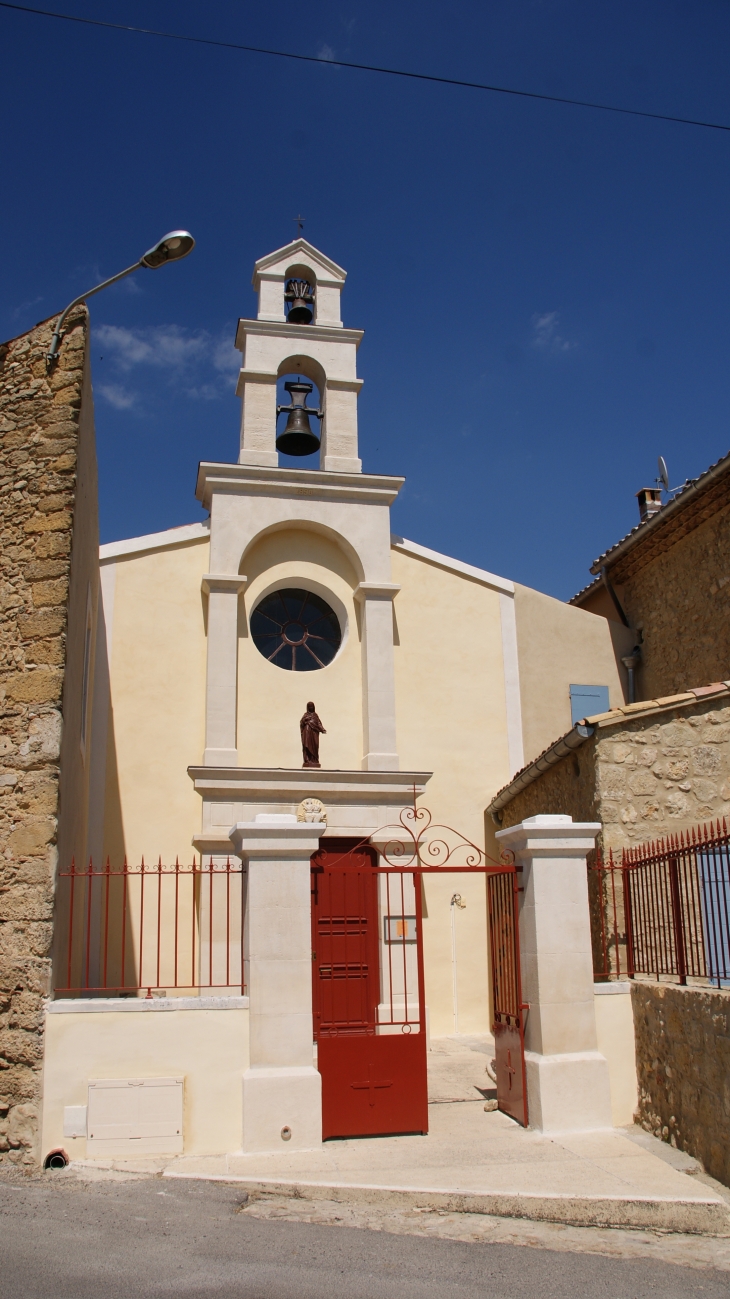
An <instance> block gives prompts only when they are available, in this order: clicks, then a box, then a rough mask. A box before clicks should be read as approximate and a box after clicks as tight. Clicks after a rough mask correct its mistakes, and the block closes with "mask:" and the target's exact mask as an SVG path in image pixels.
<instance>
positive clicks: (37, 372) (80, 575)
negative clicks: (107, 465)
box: [0, 309, 98, 1164]
mask: <svg viewBox="0 0 730 1299" xmlns="http://www.w3.org/2000/svg"><path fill="white" fill-rule="evenodd" d="M51 331H52V322H51V323H43V324H41V325H38V326H37V327H36V328H35V329H33V330H31V331H30V332H29V333H27V334H24V335H22V336H21V337H20V338H16V339H13V340H12V341H11V342H10V343H6V344H3V345H2V347H0V438H1V439H2V448H3V455H2V458H1V460H0V529H1V531H2V549H1V554H0V583H1V585H0V606H1V607H0V708H1V709H2V718H3V725H2V735H1V736H0V1162H3V1161H5V1162H7V1161H11V1162H13V1163H17V1164H32V1163H33V1162H35V1161H36V1160H37V1159H38V1157H39V1155H40V1154H41V1152H40V1150H39V1147H38V1114H39V1110H40V1101H41V1085H42V1060H43V1040H42V1026H43V1000H44V998H45V996H46V995H47V994H48V992H49V989H50V976H51V948H52V937H53V896H54V882H55V872H56V868H57V861H58V846H59V841H63V842H64V843H65V852H66V853H67V854H68V853H70V854H74V853H78V854H79V860H83V855H84V852H85V841H84V836H83V827H82V825H81V822H82V819H83V818H82V816H80V814H79V813H80V806H81V805H83V790H84V787H85V785H86V784H88V778H87V776H86V774H85V769H86V764H85V759H84V754H83V752H82V747H81V743H80V741H81V719H80V711H81V708H80V685H79V683H80V682H81V681H82V679H83V645H84V641H85V631H86V613H87V602H88V600H89V598H90V597H91V601H92V615H93V616H95V609H96V606H95V600H96V588H97V582H96V580H95V577H94V574H95V572H96V571H98V565H97V556H98V528H97V522H96V517H97V516H96V460H95V452H94V438H93V409H92V402H91V386H90V379H89V368H88V356H87V333H88V321H87V315H86V311H85V310H83V309H82V310H79V311H78V312H76V313H75V314H74V316H73V317H72V321H71V324H70V325H69V327H68V328H67V331H66V336H65V338H64V341H63V344H62V348H61V356H60V361H59V363H58V365H57V366H56V368H55V369H54V371H53V372H52V373H51V374H50V375H48V374H47V373H46V365H45V354H46V352H47V350H48V346H49V344H50V340H51ZM79 647H81V648H79ZM87 675H88V672H87ZM62 771H63V776H62V775H61V773H62ZM62 781H63V785H64V788H65V794H64V797H63V799H62V798H61V783H62Z"/></svg>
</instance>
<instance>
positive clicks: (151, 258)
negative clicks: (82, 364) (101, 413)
mask: <svg viewBox="0 0 730 1299" xmlns="http://www.w3.org/2000/svg"><path fill="white" fill-rule="evenodd" d="M194 247H195V240H194V239H193V236H192V235H191V234H189V233H188V231H187V230H171V231H170V233H169V234H168V235H165V236H164V238H163V239H160V241H159V243H157V244H155V245H154V247H153V248H150V249H148V251H147V252H146V253H145V254H144V256H142V257H140V259H139V261H138V262H135V263H134V266H128V267H127V269H126V270H125V271H120V272H119V274H118V275H112V277H111V279H109V280H104V281H103V282H102V283H101V284H97V285H96V286H95V288H93V289H88V290H87V292H86V293H81V294H79V296H78V298H74V300H73V302H69V304H68V306H67V307H66V310H65V311H64V312H63V313H62V315H61V316H60V318H59V321H58V324H57V325H56V328H55V329H54V331H53V338H52V339H51V346H50V348H49V349H48V354H47V356H46V364H47V367H48V369H49V370H50V369H51V367H52V366H53V365H54V363H55V362H56V361H57V360H58V353H59V350H60V347H61V338H62V330H63V326H64V324H65V322H66V317H67V316H68V313H69V311H73V309H74V307H77V306H78V305H79V303H80V302H85V301H86V299H87V298H90V297H91V296H92V294H94V293H100V292H101V290H102V289H108V287H109V285H110V284H116V283H117V281H118V280H123V279H124V277H125V275H131V274H132V271H138V270H139V269H140V267H141V266H146V267H147V269H148V270H150V271H156V270H157V267H158V266H164V265H165V263H166V262H177V261H179V260H180V258H181V257H187V255H188V253H191V252H192V251H193V248H194Z"/></svg>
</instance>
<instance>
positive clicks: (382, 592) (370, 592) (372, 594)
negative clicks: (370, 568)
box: [355, 582, 400, 600]
mask: <svg viewBox="0 0 730 1299" xmlns="http://www.w3.org/2000/svg"><path fill="white" fill-rule="evenodd" d="M399 591H400V587H399V586H398V584H397V583H396V582H360V583H359V585H358V586H356V588H355V599H356V600H367V599H368V598H371V599H380V600H395V597H396V596H397V594H398V592H399Z"/></svg>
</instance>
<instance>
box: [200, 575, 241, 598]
mask: <svg viewBox="0 0 730 1299" xmlns="http://www.w3.org/2000/svg"><path fill="white" fill-rule="evenodd" d="M247 581H248V578H247V577H243V576H242V574H240V573H239V574H232V575H231V574H229V573H204V574H203V577H202V579H201V583H200V586H201V590H203V591H204V592H205V594H206V595H210V593H211V591H215V592H220V591H226V592H230V593H232V594H234V595H240V594H241V591H242V590H243V588H244V587H245V585H246V583H247Z"/></svg>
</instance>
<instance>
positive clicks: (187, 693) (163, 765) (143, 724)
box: [104, 541, 208, 866]
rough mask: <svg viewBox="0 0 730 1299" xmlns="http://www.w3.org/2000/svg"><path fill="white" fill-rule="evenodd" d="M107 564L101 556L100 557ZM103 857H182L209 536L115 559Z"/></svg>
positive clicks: (196, 756)
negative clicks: (203, 582)
mask: <svg viewBox="0 0 730 1299" xmlns="http://www.w3.org/2000/svg"><path fill="white" fill-rule="evenodd" d="M105 567H106V565H105ZM114 569H115V573H114V580H113V583H112V584H111V585H112V587H113V608H112V609H111V610H107V611H106V612H107V627H108V629H109V627H111V649H110V681H111V710H110V716H109V725H108V733H107V762H106V769H107V775H106V790H105V816H104V820H105V834H104V860H106V858H107V856H109V857H110V858H111V861H112V865H113V866H114V865H119V864H121V861H122V860H123V859H124V857H125V856H126V857H127V858H128V859H129V861H130V862H138V861H139V859H140V858H141V856H142V855H143V854H144V857H145V860H146V861H150V860H152V861H156V860H157V858H158V856H162V860H163V862H174V860H175V857H176V856H179V857H180V860H181V861H189V860H190V858H191V856H192V851H193V850H192V846H191V840H192V836H193V835H194V834H195V833H196V832H197V830H198V829H199V826H200V806H199V801H198V797H197V795H196V794H195V792H194V790H193V787H192V783H191V781H190V779H189V777H188V774H187V768H188V765H189V764H190V763H191V762H198V761H199V760H200V756H201V754H202V752H203V746H204V733H203V731H204V711H205V659H206V642H205V625H204V617H203V596H202V593H201V589H200V583H201V578H202V575H203V574H204V573H206V572H207V571H208V544H207V542H206V541H199V542H192V543H190V542H188V543H187V544H181V545H180V546H176V547H170V548H166V549H160V550H157V551H152V552H149V553H146V554H141V555H135V556H134V557H130V558H120V559H118V560H116V561H114Z"/></svg>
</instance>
